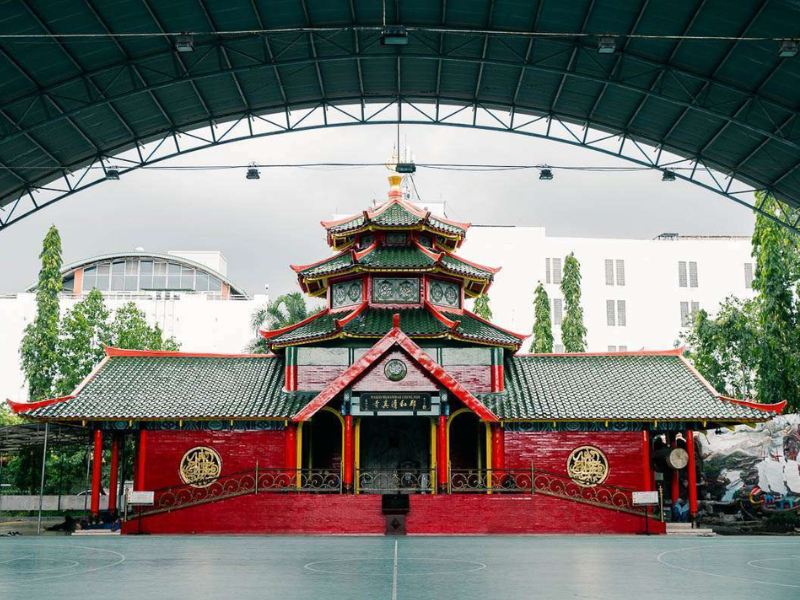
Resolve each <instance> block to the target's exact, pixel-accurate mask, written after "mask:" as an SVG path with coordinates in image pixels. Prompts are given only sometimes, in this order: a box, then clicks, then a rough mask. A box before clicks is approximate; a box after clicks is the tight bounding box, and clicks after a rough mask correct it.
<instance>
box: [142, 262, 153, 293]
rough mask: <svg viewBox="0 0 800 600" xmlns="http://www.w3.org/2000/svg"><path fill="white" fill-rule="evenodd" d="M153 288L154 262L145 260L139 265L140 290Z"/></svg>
mask: <svg viewBox="0 0 800 600" xmlns="http://www.w3.org/2000/svg"><path fill="white" fill-rule="evenodd" d="M152 288H153V261H152V260H143V261H142V262H140V263H139V289H140V290H149V289H152Z"/></svg>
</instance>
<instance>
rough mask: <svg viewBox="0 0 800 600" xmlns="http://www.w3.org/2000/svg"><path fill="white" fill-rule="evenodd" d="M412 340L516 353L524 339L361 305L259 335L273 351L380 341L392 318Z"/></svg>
mask: <svg viewBox="0 0 800 600" xmlns="http://www.w3.org/2000/svg"><path fill="white" fill-rule="evenodd" d="M394 314H399V315H400V323H401V329H402V331H403V332H404V333H406V334H407V335H409V336H411V337H414V338H444V339H454V340H461V341H466V342H473V343H478V344H487V345H491V346H502V347H505V348H509V349H513V350H516V349H517V348H519V346H520V344H521V343H522V340H524V339H525V337H527V336H523V335H519V334H516V333H512V332H510V331H506V330H505V329H502V328H500V327H498V326H496V325H493V324H491V323H489V322H488V321H485V320H483V319H481V318H480V317H478V316H477V315H475V314H473V313H471V312H469V311H463V313H462V312H459V313H454V312H450V311H446V310H437V309H435V308H434V307H433V306H430V305H426V306H425V307H423V308H407V309H397V308H375V307H370V306H367V304H366V303H365V304H362V305H361V306H359V307H358V308H356V309H355V310H353V311H352V312H351V313H349V314H348V313H342V312H336V313H331V312H329V311H323V312H321V313H318V314H317V315H314V316H313V317H311V318H309V319H306V320H305V321H303V322H302V323H299V324H297V325H294V326H290V327H287V328H284V329H281V330H277V331H262V335H263V336H264V337H266V338H267V339H268V340H269V343H270V345H271V346H272V347H273V348H281V347H285V346H293V345H299V344H308V343H311V342H319V341H323V340H330V339H334V338H339V337H345V338H380V337H383V336H384V335H386V333H387V332H388V331H389V330H391V329H392V315H394Z"/></svg>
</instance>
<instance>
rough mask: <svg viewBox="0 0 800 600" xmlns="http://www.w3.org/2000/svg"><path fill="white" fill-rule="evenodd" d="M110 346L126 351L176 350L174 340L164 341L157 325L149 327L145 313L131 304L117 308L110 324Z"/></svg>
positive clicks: (177, 344)
mask: <svg viewBox="0 0 800 600" xmlns="http://www.w3.org/2000/svg"><path fill="white" fill-rule="evenodd" d="M111 341H112V345H113V346H116V347H118V348H126V349H128V350H144V349H147V350H178V349H180V344H179V343H178V342H177V341H176V340H175V338H172V337H170V338H168V339H166V340H165V339H164V334H163V332H162V331H161V327H159V326H158V324H156V325H154V326H153V327H150V325H148V324H147V317H146V315H145V313H144V312H143V311H142V310H140V309H139V307H137V306H136V304H134V303H133V302H128V303H127V304H124V305H122V306H121V307H119V308H118V309H117V311H116V313H115V314H114V320H113V321H112V322H111Z"/></svg>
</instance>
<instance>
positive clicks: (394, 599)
mask: <svg viewBox="0 0 800 600" xmlns="http://www.w3.org/2000/svg"><path fill="white" fill-rule="evenodd" d="M392 600H397V540H395V541H394V569H393V570H392Z"/></svg>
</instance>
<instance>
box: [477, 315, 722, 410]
mask: <svg viewBox="0 0 800 600" xmlns="http://www.w3.org/2000/svg"><path fill="white" fill-rule="evenodd" d="M478 318H480V317H478ZM509 333H511V332H509ZM682 353H683V348H676V349H670V350H634V351H631V352H558V353H556V352H539V353H525V354H523V353H520V354H517V355H516V356H681V354H682ZM714 394H715V395H716V392H714Z"/></svg>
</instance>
